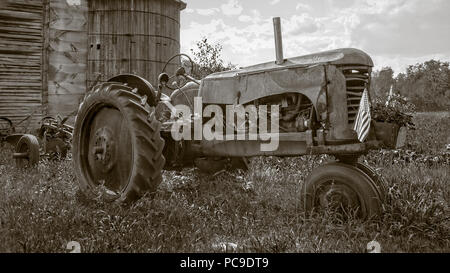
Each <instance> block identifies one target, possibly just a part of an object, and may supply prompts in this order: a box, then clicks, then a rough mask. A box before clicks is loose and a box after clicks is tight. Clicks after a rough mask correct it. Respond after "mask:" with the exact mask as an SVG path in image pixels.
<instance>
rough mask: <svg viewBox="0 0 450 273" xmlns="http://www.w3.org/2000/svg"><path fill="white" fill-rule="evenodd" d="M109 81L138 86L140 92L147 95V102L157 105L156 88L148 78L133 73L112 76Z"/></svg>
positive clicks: (133, 86)
mask: <svg viewBox="0 0 450 273" xmlns="http://www.w3.org/2000/svg"><path fill="white" fill-rule="evenodd" d="M108 82H120V83H124V84H127V85H128V86H129V87H132V88H137V90H138V94H140V95H141V96H144V95H145V96H147V103H148V104H149V105H150V106H156V104H157V102H156V90H155V88H153V86H152V85H151V84H150V82H148V81H147V80H146V79H144V78H142V77H140V76H137V75H132V74H121V75H117V76H114V77H112V78H111V79H109V80H108Z"/></svg>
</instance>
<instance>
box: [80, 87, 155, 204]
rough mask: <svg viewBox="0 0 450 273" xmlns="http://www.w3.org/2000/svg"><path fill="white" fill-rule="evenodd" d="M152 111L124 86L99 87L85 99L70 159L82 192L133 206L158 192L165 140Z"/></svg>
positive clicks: (81, 106) (81, 107)
mask: <svg viewBox="0 0 450 273" xmlns="http://www.w3.org/2000/svg"><path fill="white" fill-rule="evenodd" d="M150 111H151V110H150V107H148V106H147V105H146V103H145V101H144V100H143V99H142V98H141V97H140V96H139V95H138V94H136V93H134V92H132V89H131V88H130V87H128V86H126V85H123V84H121V83H105V84H101V85H98V86H96V87H94V88H93V90H92V92H91V93H89V94H87V95H86V97H85V99H84V101H83V103H82V104H81V105H80V108H79V110H78V114H77V117H76V122H75V127H74V134H73V146H72V155H73V161H74V169H75V173H76V176H77V178H78V181H79V184H80V188H81V190H82V191H83V192H87V193H88V196H89V193H92V192H93V190H94V189H99V188H101V189H103V190H102V194H103V196H104V197H106V198H105V199H106V200H108V201H112V200H117V201H119V202H131V201H134V200H136V199H137V198H139V197H140V196H142V195H143V194H145V193H146V192H154V191H156V188H157V186H158V185H159V183H160V182H161V180H162V176H161V170H162V168H163V166H164V157H163V155H162V150H163V148H164V140H163V139H162V138H161V136H160V128H161V124H160V122H158V121H157V120H156V119H155V117H154V114H151V112H150ZM95 192H97V193H98V191H95Z"/></svg>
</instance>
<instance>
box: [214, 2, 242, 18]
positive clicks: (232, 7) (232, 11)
mask: <svg viewBox="0 0 450 273" xmlns="http://www.w3.org/2000/svg"><path fill="white" fill-rule="evenodd" d="M220 8H221V9H222V12H223V14H225V15H227V16H233V15H239V14H241V13H242V10H243V8H242V6H241V5H240V4H239V2H238V1H237V0H228V2H227V3H226V4H223V5H221V6H220Z"/></svg>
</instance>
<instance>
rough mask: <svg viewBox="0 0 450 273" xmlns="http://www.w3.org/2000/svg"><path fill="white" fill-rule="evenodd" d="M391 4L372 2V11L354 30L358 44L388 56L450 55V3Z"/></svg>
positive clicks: (442, 0)
mask: <svg viewBox="0 0 450 273" xmlns="http://www.w3.org/2000/svg"><path fill="white" fill-rule="evenodd" d="M391 1H392V0H391ZM391 1H390V3H389V4H388V3H386V2H379V3H373V2H371V1H368V3H369V7H371V8H370V9H368V10H367V11H366V12H364V11H363V12H361V14H360V18H359V20H360V22H359V24H357V25H356V26H354V28H353V29H352V35H351V37H350V39H351V40H353V41H355V44H357V45H358V46H359V47H362V48H364V49H366V50H368V51H370V52H371V53H374V54H383V55H388V56H396V55H401V56H405V57H412V56H424V55H429V54H438V53H450V48H449V46H448V45H449V44H450V35H449V33H450V19H449V16H448V11H449V10H450V1H448V0H432V1H428V2H426V3H425V2H424V1H419V0H409V1H392V2H391Z"/></svg>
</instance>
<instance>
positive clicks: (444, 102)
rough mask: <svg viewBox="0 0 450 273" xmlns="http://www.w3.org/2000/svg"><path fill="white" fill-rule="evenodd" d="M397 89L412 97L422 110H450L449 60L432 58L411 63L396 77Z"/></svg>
mask: <svg viewBox="0 0 450 273" xmlns="http://www.w3.org/2000/svg"><path fill="white" fill-rule="evenodd" d="M396 90H398V92H399V93H400V94H402V95H404V96H407V97H409V98H411V100H412V101H413V102H414V104H416V105H417V107H418V108H419V109H420V110H436V109H441V110H448V109H449V107H450V70H449V63H448V62H441V61H436V60H430V61H427V62H424V63H418V64H415V65H410V66H409V67H408V68H407V69H406V73H400V74H399V75H398V76H397V78H396Z"/></svg>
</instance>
